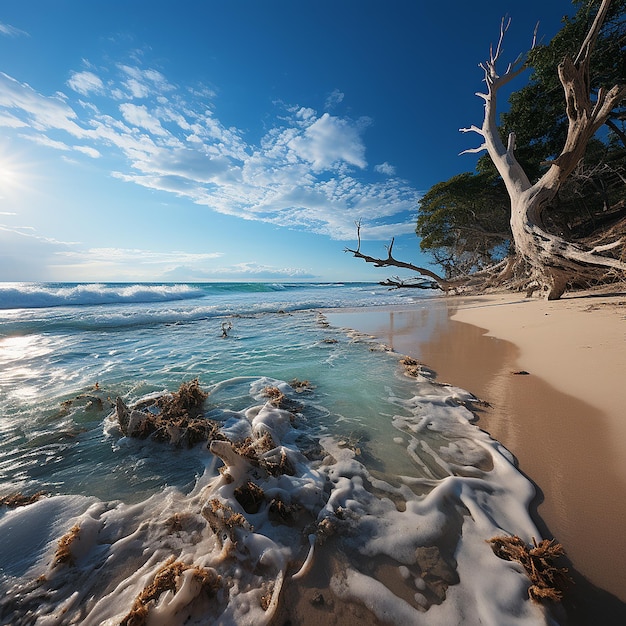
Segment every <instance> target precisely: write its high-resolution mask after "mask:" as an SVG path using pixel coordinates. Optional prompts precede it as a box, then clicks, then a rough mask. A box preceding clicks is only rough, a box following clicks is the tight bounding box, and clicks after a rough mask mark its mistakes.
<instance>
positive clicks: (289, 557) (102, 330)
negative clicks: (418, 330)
mask: <svg viewBox="0 0 626 626" xmlns="http://www.w3.org/2000/svg"><path fill="white" fill-rule="evenodd" d="M429 296H430V294H428V295H426V294H415V293H411V294H409V295H406V294H405V293H403V292H398V291H396V292H392V291H387V290H385V289H383V288H381V287H379V286H377V285H370V284H315V285H298V284H234V283H220V284H171V285H145V284H138V285H126V284H93V285H75V284H5V285H2V286H0V309H1V310H0V433H1V435H2V436H1V438H0V481H1V482H0V485H1V490H2V493H0V495H6V494H9V493H13V492H23V493H27V494H30V493H35V492H37V491H45V492H46V493H47V494H48V497H46V498H45V499H43V500H40V501H38V502H37V503H35V504H32V505H29V506H26V507H21V508H19V509H12V510H9V509H8V508H7V507H2V510H0V533H1V536H2V537H3V545H2V547H0V570H1V571H2V573H3V577H2V587H3V591H4V593H5V600H4V601H3V602H0V617H2V619H3V622H2V623H11V624H31V623H41V624H44V623H45V624H48V623H92V624H103V623H110V624H114V623H119V622H120V620H121V618H122V617H124V615H125V614H126V613H128V611H129V608H130V607H131V606H132V604H133V599H134V598H135V597H136V596H137V595H138V594H139V592H140V591H141V589H142V588H143V587H144V586H145V584H146V581H147V580H148V579H149V578H150V576H153V575H154V572H155V570H156V569H158V566H159V564H160V563H162V562H163V561H165V560H166V559H167V558H168V557H169V556H174V557H176V558H177V559H179V560H182V561H184V562H186V563H188V564H190V565H191V564H194V565H198V564H200V565H202V567H206V568H210V569H211V570H212V571H213V570H214V571H216V572H217V573H218V574H219V575H220V576H221V577H222V580H223V581H224V589H223V590H222V591H221V592H220V593H221V596H219V602H218V603H217V605H215V606H212V607H211V608H209V609H207V608H206V607H204V605H202V603H201V602H200V601H199V600H198V599H197V594H198V593H199V592H196V595H194V594H193V593H191V592H189V593H188V589H186V590H185V591H184V592H183V590H178V591H176V593H175V594H173V597H170V598H169V599H168V600H167V601H166V599H159V600H158V601H156V602H154V603H153V606H152V609H151V611H152V613H151V615H152V616H153V617H152V620H153V622H151V623H163V624H177V623H197V624H204V623H224V624H227V623H233V624H244V623H251V624H252V623H253V624H260V623H269V622H270V621H271V619H272V615H273V613H274V612H275V611H276V607H277V606H278V605H280V601H281V593H280V589H281V587H282V586H283V585H287V584H292V585H293V584H298V583H296V582H294V581H296V580H300V578H301V577H296V578H293V580H291V578H290V577H293V575H294V573H296V572H297V570H298V569H299V568H300V567H301V566H302V564H303V562H304V561H305V557H306V555H307V552H308V551H309V550H310V545H317V543H320V544H321V543H322V542H321V541H318V540H319V536H320V532H321V531H320V530H319V529H320V528H323V527H324V525H325V524H330V523H331V522H332V524H333V525H340V526H341V528H342V529H343V530H344V531H345V533H343V531H342V533H340V534H345V538H343V539H341V540H340V542H341V545H340V551H341V553H342V554H344V557H343V559H342V571H341V572H339V573H337V574H336V575H335V576H334V577H333V579H332V581H331V585H330V589H331V590H330V591H329V593H332V594H333V595H334V596H335V597H336V599H337V601H338V602H339V601H343V602H357V603H361V604H363V605H365V606H367V607H368V611H370V613H371V614H372V616H374V618H375V619H377V620H384V619H386V617H385V616H388V617H389V616H391V618H392V621H394V620H396V618H397V619H398V620H400V619H406V618H407V616H409V618H410V619H411V620H412V623H421V622H420V620H421V619H422V618H423V617H425V616H429V617H428V619H429V620H430V621H428V623H454V619H456V618H458V616H459V615H471V616H473V617H474V618H476V619H487V620H488V619H492V620H495V621H494V623H545V621H546V619H547V618H546V616H545V615H544V613H543V612H542V611H541V610H540V609H538V608H537V607H536V606H534V605H532V604H530V603H529V601H528V599H527V596H526V587H527V581H526V580H525V578H524V577H523V576H521V575H520V573H519V571H518V569H516V567H515V566H513V565H511V564H510V563H505V562H504V561H501V560H499V559H497V558H496V557H495V556H494V555H493V553H492V552H491V550H490V549H489V547H488V546H487V544H486V543H485V540H486V539H488V538H489V537H490V536H493V535H494V534H503V533H515V534H519V535H521V536H524V537H527V538H528V540H530V537H531V536H535V537H538V536H539V535H538V532H537V529H536V528H535V527H534V525H533V523H532V521H531V520H530V517H529V515H528V503H529V501H530V499H531V498H532V495H533V490H532V487H531V485H530V484H529V483H528V481H527V480H526V479H525V478H524V477H523V476H522V475H521V474H519V472H517V470H516V469H515V467H514V466H513V464H512V463H511V459H510V456H509V455H508V454H507V453H506V451H505V450H503V449H502V448H501V446H499V444H497V442H494V441H492V440H491V439H489V438H488V436H486V435H485V433H482V432H481V431H479V429H477V428H476V427H474V426H473V425H472V424H471V421H472V419H473V417H472V415H471V413H470V412H469V411H468V410H467V409H466V408H465V406H464V402H465V401H466V400H468V399H469V398H470V396H469V394H467V393H466V392H464V391H463V390H459V389H455V388H452V387H448V386H441V385H437V384H433V383H432V382H430V381H429V380H428V379H426V378H420V377H418V378H417V379H415V378H409V377H407V376H406V375H405V374H404V372H403V369H402V367H401V366H400V364H399V361H398V355H396V354H394V353H390V352H388V351H386V350H385V349H383V348H382V347H381V346H380V345H378V344H377V343H376V342H374V341H372V340H371V338H365V337H361V336H359V335H358V334H354V333H348V332H346V331H345V330H342V329H339V328H333V327H332V326H330V325H329V324H328V323H327V320H326V318H325V317H324V315H323V309H325V308H354V307H363V306H384V305H398V304H401V305H404V306H412V307H425V308H427V307H429V306H431V302H432V301H431V299H430V297H429ZM223 324H227V326H226V327H225V328H226V329H227V332H226V336H225V337H224V336H223V332H222V331H223V328H224V327H223ZM194 378H198V379H199V382H200V385H201V386H202V388H203V389H205V390H206V391H207V392H209V393H210V395H209V397H208V399H207V401H206V403H205V407H204V409H205V414H206V415H207V417H209V418H211V419H214V420H216V421H217V422H218V423H219V424H220V425H221V427H222V432H224V433H226V434H227V436H228V438H229V439H230V440H231V441H236V440H243V438H245V436H248V437H251V438H252V439H253V440H254V439H255V437H257V434H256V433H257V430H258V429H261V430H262V431H263V432H266V431H267V432H270V431H271V432H272V438H273V441H274V442H275V443H279V442H280V445H279V446H278V448H277V449H279V448H280V449H281V450H283V452H284V453H285V454H286V455H287V456H288V457H289V458H290V459H291V460H292V463H293V465H294V467H295V468H296V471H295V474H294V475H292V476H290V477H289V478H287V477H286V476H283V477H278V478H277V477H273V476H266V475H264V474H263V475H261V474H262V472H261V474H259V470H258V469H254V468H250V467H249V466H248V465H246V463H244V462H243V461H242V460H241V459H240V458H237V459H235V460H234V461H232V462H231V464H230V465H229V461H228V460H227V459H228V455H226V457H225V456H224V453H220V454H218V451H215V450H213V451H209V450H208V449H207V447H206V445H197V446H195V447H194V448H192V449H187V448H182V447H176V446H173V445H170V444H163V443H157V442H155V441H150V440H137V439H132V438H128V437H124V436H123V435H122V433H121V432H120V430H119V426H118V424H117V422H116V419H115V412H114V402H115V399H116V398H117V397H121V398H122V399H123V400H124V402H125V403H126V404H127V405H129V406H132V405H133V404H134V403H135V402H137V401H139V400H140V399H142V398H144V397H146V396H148V395H151V394H157V393H165V392H173V391H176V390H177V389H178V387H179V385H180V384H181V383H182V382H183V381H189V380H191V379H194ZM293 379H299V380H306V381H309V383H310V389H309V390H307V391H306V392H305V393H297V392H296V391H295V390H294V389H292V388H291V387H289V385H287V382H288V381H291V380H293ZM268 386H278V387H280V388H281V390H283V391H284V393H285V394H286V395H287V396H288V397H291V398H292V399H293V400H294V402H297V405H294V406H297V408H296V409H293V410H292V411H291V413H290V414H289V418H288V419H287V418H286V417H285V412H284V411H282V412H281V411H280V410H279V409H276V407H273V406H271V405H269V404H268V403H267V398H265V397H264V396H263V389H264V388H266V387H268ZM259 420H260V421H259ZM263 429H265V430H263ZM259 432H260V431H259ZM311 450H315V453H314V454H313V453H311V452H310V451H311ZM220 456H221V458H220ZM224 463H226V467H227V468H228V471H225V470H222V473H220V472H219V471H218V469H219V467H220V466H223V465H224ZM229 472H230V479H231V480H230V482H229V481H228V480H226V479H225V474H228V473H229ZM244 476H245V477H247V478H246V479H245V480H248V479H249V478H250V476H252V477H253V478H254V481H257V482H258V484H260V485H262V487H263V489H264V490H265V491H266V493H280V494H282V497H283V498H284V499H287V500H289V501H290V502H291V503H293V505H294V506H296V505H297V506H298V507H299V508H300V509H303V510H306V515H307V516H308V518H307V519H306V520H304V521H303V520H299V521H297V522H296V521H290V522H289V523H285V524H284V525H283V526H280V525H278V526H277V525H276V523H275V522H272V523H270V521H269V519H270V518H269V517H268V516H269V512H267V511H265V509H264V508H262V510H261V511H260V512H258V513H255V514H248V513H247V512H246V511H243V510H241V506H240V505H239V503H238V501H237V500H236V499H235V498H234V496H233V493H234V486H233V481H232V478H233V477H236V478H235V480H234V483H237V481H239V482H241V481H244V484H245V480H244ZM215 499H217V500H219V501H220V502H222V503H224V504H227V505H228V506H229V507H232V508H233V510H234V511H238V512H241V513H242V514H243V515H244V517H246V519H247V520H248V521H247V523H248V524H249V527H248V526H246V527H242V528H241V529H238V531H237V532H238V533H239V535H238V537H239V539H238V540H237V541H236V542H235V545H237V546H241V545H245V546H246V549H245V550H244V551H243V552H242V554H239V553H238V552H237V550H239V549H240V547H239V548H237V549H236V550H235V552H236V554H237V557H236V558H234V557H233V559H231V560H232V561H233V562H231V561H229V559H228V558H226V557H225V556H224V547H223V546H221V545H219V541H218V543H216V535H215V533H213V532H212V531H211V528H209V526H210V524H209V525H207V523H206V520H207V519H209V518H210V515H211V514H210V513H207V509H206V507H207V502H210V501H213V500H215ZM399 503H400V504H399ZM181 510H184V511H188V512H189V513H188V514H189V516H195V517H194V520H195V521H194V524H195V525H196V526H197V527H198V529H199V530H198V531H197V533H196V535H193V538H192V537H191V534H190V537H189V538H186V537H185V536H184V533H182V534H181V533H178V535H177V537H176V539H172V537H171V535H168V536H167V541H165V544H167V546H168V547H167V549H165V548H164V547H163V546H164V536H163V535H162V534H159V533H160V532H161V531H159V532H157V531H156V530H154V531H152V532H148V531H147V530H145V529H147V528H161V526H160V524H161V522H163V520H167V519H170V518H171V516H172V515H173V513H174V512H179V511H181ZM268 511H269V509H268ZM300 517H302V515H300ZM163 523H164V522H163ZM74 524H78V526H79V527H81V528H84V529H86V530H84V533H85V537H89V539H88V540H87V539H86V538H85V539H83V543H82V544H81V546H82V547H81V548H80V550H79V553H77V556H76V559H75V561H76V562H75V564H74V565H73V566H72V567H73V569H72V567H70V568H68V569H67V570H63V572H62V573H59V571H60V570H59V568H58V567H53V566H52V565H51V561H52V560H53V555H54V552H55V549H56V546H57V542H58V540H59V538H60V537H61V536H62V535H63V534H64V533H66V532H67V531H68V529H69V528H70V527H72V526H73V525H74ZM161 525H162V524H161ZM25 526H29V527H30V528H32V532H31V533H30V534H29V535H28V536H25V535H24V533H23V528H24V527H25ZM87 529H91V530H89V532H88V530H87ZM312 529H313V530H312ZM315 529H318V530H315ZM316 533H317V534H316ZM130 537H133V542H134V543H133V546H134V548H132V549H129V547H128V546H129V541H130V539H129V538H130ZM311 537H313V539H311ZM315 537H317V538H318V540H316V539H315ZM451 542H452V544H453V545H455V546H456V548H455V549H454V550H453V551H452V553H451V556H450V559H448V560H449V562H450V563H451V565H450V567H451V568H452V569H453V570H454V572H455V573H454V575H452V576H451V577H450V580H449V581H447V583H446V585H450V586H449V587H448V593H447V596H446V599H445V600H444V601H441V598H438V599H437V600H435V599H433V593H434V592H433V591H432V589H430V588H426V587H425V585H426V583H425V582H424V580H426V574H425V573H424V571H423V568H422V571H420V567H419V566H418V563H419V559H417V557H416V554H417V552H416V550H417V549H418V548H420V547H422V548H423V547H424V546H431V547H432V546H443V545H446V546H449V545H450V543H451ZM77 545H78V544H77ZM446 549H448V548H446ZM77 550H78V548H77ZM320 550H321V549H320ZM437 550H440V551H443V548H441V549H440V548H437ZM313 552H315V550H312V551H311V552H310V554H311V555H313ZM318 552H319V550H318ZM244 553H245V554H244ZM262 555H264V556H262ZM351 555H355V557H356V555H358V558H354V559H353V558H352V557H351ZM364 557H368V558H384V559H386V560H388V561H390V562H391V563H392V564H393V568H395V569H394V571H396V570H397V576H399V577H400V578H401V579H402V580H403V581H405V582H404V583H403V584H405V585H407V586H408V587H409V588H411V589H412V591H411V593H410V594H408V600H407V593H404V594H403V595H402V599H399V598H398V597H396V595H395V592H394V591H392V590H391V589H392V588H394V585H391V584H388V583H387V582H386V579H385V577H383V576H382V575H377V574H376V573H375V572H372V571H370V570H369V569H368V568H367V567H365V566H364V565H363V561H362V560H363V558H364ZM311 558H313V557H312V556H311ZM320 558H321V557H320ZM264 559H265V560H267V562H268V563H271V566H270V565H268V566H267V571H266V570H265V569H263V568H261V569H262V571H261V570H259V566H258V563H260V562H261V561H263V560H264ZM250 560H251V561H252V562H253V563H257V565H255V566H254V567H251V566H250V567H243V566H242V565H241V563H248V562H249V561H250ZM263 562H264V561H263ZM105 563H106V564H107V565H106V567H104V564H105ZM103 568H104V569H103ZM242 568H243V569H242ZM105 572H106V573H105ZM464 572H467V573H464ZM470 572H483V573H484V576H483V577H482V578H480V577H479V578H476V577H475V576H473V575H472V576H471V577H470V575H469V573H470ZM304 575H305V574H304V573H303V574H302V576H304ZM41 576H43V577H44V578H45V579H46V582H45V583H44V584H43V586H41V585H39V584H38V585H35V584H34V583H33V581H34V580H37V579H38V577H41ZM498 577H499V579H498ZM494 578H495V579H498V584H500V586H501V588H502V598H505V600H503V599H502V598H501V599H500V600H499V601H498V602H492V601H490V602H487V603H485V602H484V600H483V601H481V602H478V599H479V598H484V597H486V596H487V595H489V593H490V589H489V585H490V584H492V583H491V582H490V581H493V580H494ZM268 581H271V585H270V582H268ZM270 586H271V589H270ZM244 587H245V589H246V593H245V594H243V593H242V591H241V590H242V589H243V588H244ZM268 589H270V591H271V593H270V595H271V596H272V600H271V602H270V606H269V607H267V606H266V605H267V602H266V601H265V602H261V600H260V599H261V598H262V597H264V596H268V593H269V591H268ZM122 590H123V591H122ZM411 594H412V596H413V598H412V600H411ZM190 597H191V598H192V601H189V598H190ZM194 598H195V599H194ZM372 598H376V599H377V600H376V601H375V602H373V603H372V600H371V599H372ZM394 598H395V599H394ZM390 605H392V606H393V607H395V608H393V609H390V608H389V606H390ZM190 606H191V607H192V608H191V609H189V608H188V607H190ZM60 607H63V612H62V615H63V617H62V618H60V620H61V621H54V619H56V618H55V617H54V616H55V615H57V616H58V615H60V613H59V610H60ZM389 611H391V613H389ZM159 616H160V617H159ZM403 616H404V617H403ZM455 616H456V617H455ZM449 619H452V620H453V621H446V620H449ZM502 619H503V620H504V621H501V620H502ZM159 620H161V621H159ZM432 620H436V621H435V622H433V621H432ZM467 623H471V621H470V622H467Z"/></svg>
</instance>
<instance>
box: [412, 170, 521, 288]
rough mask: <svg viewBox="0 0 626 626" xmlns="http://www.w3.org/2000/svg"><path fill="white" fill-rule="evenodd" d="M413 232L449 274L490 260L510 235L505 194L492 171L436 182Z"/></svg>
mask: <svg viewBox="0 0 626 626" xmlns="http://www.w3.org/2000/svg"><path fill="white" fill-rule="evenodd" d="M416 233H417V235H418V236H419V237H420V238H421V242H420V247H421V249H422V250H424V251H428V252H431V254H432V255H433V256H434V258H435V260H436V261H437V262H438V263H439V264H441V265H442V266H443V268H444V270H445V274H446V277H447V278H452V277H454V276H455V275H458V274H462V273H467V272H469V271H472V270H474V269H478V268H480V267H482V266H483V265H485V264H487V263H490V262H492V261H493V260H495V259H496V258H497V256H498V255H501V254H502V248H503V246H504V247H506V244H507V242H508V240H509V239H510V228H509V198H508V195H507V193H506V189H505V188H504V184H503V183H502V180H501V179H500V178H499V177H498V176H497V175H494V174H493V173H492V172H485V173H477V174H474V173H471V172H466V173H464V174H459V175H457V176H454V177H452V178H451V179H450V180H448V181H446V182H443V183H438V184H437V185H435V186H434V187H432V189H430V191H428V193H426V195H424V196H423V198H422V199H421V200H420V203H419V216H418V219H417V227H416Z"/></svg>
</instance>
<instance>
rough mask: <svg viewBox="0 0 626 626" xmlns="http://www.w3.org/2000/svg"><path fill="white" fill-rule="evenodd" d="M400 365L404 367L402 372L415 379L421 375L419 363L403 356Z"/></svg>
mask: <svg viewBox="0 0 626 626" xmlns="http://www.w3.org/2000/svg"><path fill="white" fill-rule="evenodd" d="M400 363H401V364H402V365H403V366H404V371H405V372H406V373H407V374H408V375H409V376H413V377H414V378H417V377H418V376H419V375H420V374H421V373H422V366H421V363H420V362H419V361H417V360H416V359H413V358H411V357H410V356H405V357H404V358H403V359H400Z"/></svg>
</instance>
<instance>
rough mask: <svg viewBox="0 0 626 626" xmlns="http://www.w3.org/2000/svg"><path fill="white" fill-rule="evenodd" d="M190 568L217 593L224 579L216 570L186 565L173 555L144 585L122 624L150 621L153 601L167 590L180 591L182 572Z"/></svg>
mask: <svg viewBox="0 0 626 626" xmlns="http://www.w3.org/2000/svg"><path fill="white" fill-rule="evenodd" d="M188 569H193V574H192V576H193V577H194V579H195V580H196V581H197V582H198V583H200V585H201V589H202V590H203V591H205V592H206V593H207V594H208V595H209V596H213V595H215V594H216V593H217V591H218V590H219V588H220V587H221V583H222V579H221V577H220V576H219V575H218V574H217V573H216V572H215V571H214V570H208V569H205V568H203V567H198V566H196V567H193V566H191V565H186V564H185V563H181V562H180V561H176V559H175V558H174V557H171V558H170V559H168V560H167V561H166V562H165V563H164V564H163V565H162V566H161V568H159V570H158V571H157V573H156V574H155V575H154V578H153V580H152V582H151V583H150V584H149V585H147V586H146V587H144V589H143V591H142V592H141V593H140V594H139V595H138V596H137V597H136V598H135V601H134V603H133V607H132V609H131V610H130V612H129V613H128V614H127V615H126V617H124V619H123V620H122V621H121V622H120V626H144V624H146V623H147V621H148V612H149V608H150V605H151V603H153V602H156V600H158V599H159V597H160V596H161V595H162V594H163V593H165V592H166V591H171V592H172V593H174V594H175V593H176V592H177V591H178V588H179V582H180V577H181V575H182V573H183V572H185V571H187V570H188Z"/></svg>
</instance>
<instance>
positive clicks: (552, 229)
mask: <svg viewBox="0 0 626 626" xmlns="http://www.w3.org/2000/svg"><path fill="white" fill-rule="evenodd" d="M574 5H575V6H577V11H576V13H575V15H574V16H573V17H571V18H568V17H566V18H564V21H563V28H562V29H561V31H559V33H558V34H557V35H556V36H555V37H554V38H553V40H552V41H551V42H550V43H548V44H545V45H537V44H536V42H535V43H534V44H533V47H532V49H531V50H530V52H529V53H528V54H527V55H526V57H525V58H523V59H522V60H521V61H520V60H519V59H518V60H517V61H515V62H513V63H510V64H509V65H508V67H507V68H506V70H505V71H504V72H502V71H501V70H500V68H499V65H500V64H501V63H502V59H501V58H500V57H501V55H502V41H503V38H504V36H505V34H506V31H507V29H508V26H509V22H507V21H506V20H504V19H503V21H502V27H501V32H500V39H499V42H498V45H497V46H496V47H492V48H491V50H490V55H489V58H488V59H487V61H485V62H484V63H481V64H480V67H481V68H482V69H483V72H484V80H485V84H486V93H481V94H477V95H479V96H480V97H481V98H482V99H483V100H484V101H485V116H484V120H483V123H482V126H480V127H479V126H476V125H472V126H471V127H469V128H465V129H461V130H462V131H464V132H466V131H471V132H474V133H477V134H478V135H479V136H480V137H482V140H483V143H482V144H481V145H480V146H479V147H478V148H474V149H469V150H467V151H466V152H472V153H477V152H481V151H482V150H486V152H487V154H486V155H485V156H483V157H481V158H480V159H479V160H478V163H477V167H476V170H475V171H474V172H466V173H464V174H459V175H457V176H454V177H452V178H451V179H450V180H448V181H444V182H441V183H438V184H436V185H435V186H434V187H432V188H431V189H430V190H429V191H428V192H427V193H426V194H425V195H424V196H423V198H422V199H421V200H420V202H419V212H418V218H417V224H416V233H417V235H418V236H419V237H420V246H421V249H422V250H424V251H427V252H429V253H430V254H431V256H432V258H433V260H434V261H435V262H436V263H438V264H439V265H440V266H441V268H442V270H443V275H442V276H438V275H437V274H435V273H434V272H432V270H428V269H426V268H419V267H415V266H413V265H411V264H407V263H404V262H402V261H399V260H396V259H395V258H393V256H392V248H393V240H392V242H391V244H390V246H388V257H387V258H386V259H379V258H374V257H370V256H369V255H366V254H363V253H362V252H361V250H360V247H361V239H360V227H359V232H358V236H359V242H358V243H359V245H358V247H357V249H356V250H350V249H348V250H347V251H348V252H352V253H353V254H354V256H356V257H357V258H361V259H364V260H365V261H366V262H368V263H374V264H375V265H377V266H378V267H404V268H409V269H414V270H415V271H417V272H418V273H419V274H421V275H422V276H426V277H428V278H432V279H433V280H435V281H436V282H437V284H438V285H439V286H440V287H441V288H442V289H445V290H446V291H447V290H449V289H450V288H455V287H458V286H462V285H465V286H467V285H470V284H475V285H476V284H478V282H479V279H480V282H482V284H483V285H489V284H494V282H495V283H498V284H504V283H508V284H509V286H511V287H516V288H519V289H522V288H526V289H527V291H528V293H532V291H533V290H540V291H541V292H545V293H546V294H547V297H548V298H551V299H556V298H559V297H560V296H561V295H562V294H563V292H564V291H565V289H566V288H567V286H568V285H573V284H576V285H579V284H583V283H584V282H585V281H587V282H588V281H600V282H602V281H608V280H615V279H616V278H623V276H624V275H625V273H626V243H625V242H626V21H625V19H624V15H625V13H626V0H601V2H600V0H598V1H594V0H577V1H575V2H574ZM528 68H530V77H529V82H528V83H527V85H526V86H525V87H523V88H522V89H520V90H519V91H517V92H514V93H513V94H512V95H511V96H510V99H509V107H508V111H507V112H506V113H505V114H503V115H501V116H500V117H499V118H498V117H497V96H498V94H499V92H500V90H501V88H502V87H503V86H504V85H506V84H508V83H509V82H510V81H511V80H512V79H513V78H515V77H516V76H517V75H518V74H520V73H521V72H522V71H524V70H525V69H528ZM506 137H508V144H507V142H506V141H505V139H504V138H506ZM505 144H507V145H505Z"/></svg>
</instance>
